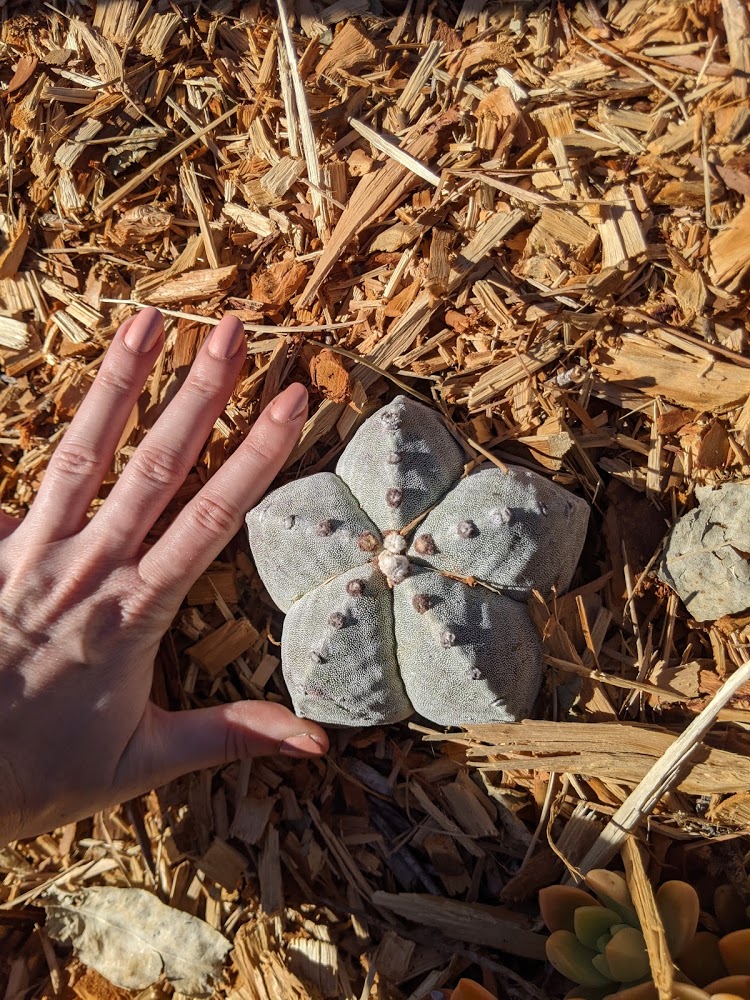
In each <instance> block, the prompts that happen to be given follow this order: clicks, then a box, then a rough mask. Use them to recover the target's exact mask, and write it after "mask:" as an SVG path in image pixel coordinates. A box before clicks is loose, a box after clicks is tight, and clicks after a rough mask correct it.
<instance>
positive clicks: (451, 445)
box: [247, 396, 588, 726]
mask: <svg viewBox="0 0 750 1000" xmlns="http://www.w3.org/2000/svg"><path fill="white" fill-rule="evenodd" d="M466 461H467V456H466V454H465V453H464V450H463V449H462V447H461V445H460V444H459V443H458V442H457V440H456V439H455V438H454V436H453V435H452V434H451V432H450V431H449V429H448V427H447V425H446V424H445V422H444V421H443V419H442V418H441V417H440V415H439V414H438V413H437V412H436V411H434V410H431V409H429V408H428V407H426V406H422V405H421V404H420V403H416V402H413V401H412V400H410V399H408V398H407V397H405V396H398V397H397V398H396V399H394V400H393V402H392V403H389V404H388V405H387V406H385V407H383V409H381V410H379V411H378V412H377V413H375V414H374V415H373V416H372V417H370V418H369V419H368V420H366V421H365V422H364V423H363V424H362V426H361V427H360V428H359V430H358V431H357V433H356V434H355V435H354V437H353V439H352V441H351V442H350V444H349V445H348V447H347V448H346V449H345V451H344V452H343V454H342V455H341V458H340V459H339V462H338V465H337V466H336V473H335V474H334V473H331V472H321V473H318V474H317V475H314V476H309V477H308V478H306V479H300V480H297V481H296V482H291V483H288V484H287V485H286V486H282V487H281V488H280V489H278V490H275V491H274V492H272V493H270V494H269V495H268V496H267V497H265V499H264V500H263V501H262V502H261V503H260V504H259V505H258V506H257V507H255V508H254V509H253V510H252V511H250V513H249V514H248V515H247V527H248V533H249V537H250V545H251V548H252V552H253V557H254V559H255V563H256V566H257V568H258V572H259V573H260V575H261V578H262V580H263V582H264V584H265V585H266V588H267V590H268V592H269V594H270V595H271V597H272V598H273V600H274V601H275V602H276V604H277V605H278V606H279V607H280V608H281V609H282V611H285V612H286V620H285V622H284V631H283V635H282V651H281V655H282V665H283V671H284V677H285V679H286V682H287V685H288V687H289V691H290V694H291V697H292V700H293V702H294V707H295V710H296V712H297V714H298V715H300V716H302V717H304V718H308V719H314V720H316V721H318V722H322V723H325V724H328V725H338V726H374V725H382V724H384V723H390V722H398V721H399V720H401V719H405V718H407V717H408V716H409V715H411V714H412V713H414V712H418V713H419V714H420V715H422V716H424V717H425V718H427V719H430V720H431V721H432V722H435V723H438V724H439V725H443V726H457V725H461V724H463V723H472V722H508V721H514V720H517V719H522V718H525V717H526V716H527V715H528V714H529V713H530V711H531V708H532V706H533V703H534V700H535V698H536V695H537V693H538V690H539V685H540V682H541V676H542V656H541V645H540V641H539V637H538V635H537V633H536V630H535V628H534V626H533V624H532V622H531V619H530V618H529V614H528V611H527V609H526V602H527V600H528V597H529V595H530V593H531V591H532V590H540V591H541V592H542V593H544V594H549V593H550V592H551V591H552V590H553V589H554V590H555V591H556V592H557V593H558V594H559V593H562V592H563V591H564V590H565V589H567V587H568V586H569V584H570V580H571V578H572V576H573V572H574V570H575V567H576V563H577V562H578V557H579V555H580V552H581V548H582V545H583V540H584V536H585V533H586V525H587V521H588V506H587V504H586V503H585V502H584V501H583V500H581V499H579V498H578V497H576V496H574V495H572V494H571V493H568V492H567V491H566V490H564V489H562V488H561V487H559V486H556V485H554V484H553V483H550V482H549V481H548V480H546V479H544V478H543V477H541V476H538V475H536V474H535V473H533V472H529V471H528V470H526V469H521V468H518V467H513V466H511V467H509V468H508V470H507V472H506V471H504V470H502V469H498V468H496V467H494V466H490V467H489V468H488V467H480V468H478V469H476V470H475V471H473V472H471V473H469V474H468V475H464V466H465V464H466Z"/></svg>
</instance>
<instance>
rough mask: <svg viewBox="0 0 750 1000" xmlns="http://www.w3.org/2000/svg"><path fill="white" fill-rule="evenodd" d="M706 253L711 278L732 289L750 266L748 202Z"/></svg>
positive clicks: (718, 283) (714, 238) (749, 212)
mask: <svg viewBox="0 0 750 1000" xmlns="http://www.w3.org/2000/svg"><path fill="white" fill-rule="evenodd" d="M748 45H749V46H750V43H748ZM708 255H709V274H710V275H711V280H712V281H713V282H714V283H715V284H717V285H726V286H727V289H728V291H734V289H735V288H736V287H738V286H739V284H740V281H741V279H742V276H743V274H745V272H746V271H747V270H748V268H750V204H748V205H745V207H744V208H743V209H742V210H741V211H740V212H738V214H737V215H736V216H735V217H734V218H733V219H732V221H731V222H730V223H729V225H728V226H727V227H726V229H722V231H721V232H720V233H718V235H716V236H714V237H713V239H712V240H711V242H710V244H709V249H708Z"/></svg>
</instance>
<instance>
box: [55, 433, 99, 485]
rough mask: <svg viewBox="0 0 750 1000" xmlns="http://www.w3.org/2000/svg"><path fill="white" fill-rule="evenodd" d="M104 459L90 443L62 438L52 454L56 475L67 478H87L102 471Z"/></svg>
mask: <svg viewBox="0 0 750 1000" xmlns="http://www.w3.org/2000/svg"><path fill="white" fill-rule="evenodd" d="M103 464H104V462H103V460H102V459H101V458H100V457H99V455H97V453H96V452H95V451H94V449H93V448H91V447H90V446H89V445H85V444H82V443H79V442H77V441H65V440H62V441H61V442H60V444H59V445H58V446H57V448H56V449H55V453H54V455H53V456H52V462H51V468H52V471H53V474H54V475H57V476H62V477H64V478H65V479H85V478H86V477H88V476H91V475H93V474H94V473H98V472H100V471H101V468H102V466H103Z"/></svg>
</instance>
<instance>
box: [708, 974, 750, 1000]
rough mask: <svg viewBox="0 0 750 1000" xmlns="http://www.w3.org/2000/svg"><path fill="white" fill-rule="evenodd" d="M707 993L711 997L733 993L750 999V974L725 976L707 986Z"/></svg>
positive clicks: (743, 999) (744, 998)
mask: <svg viewBox="0 0 750 1000" xmlns="http://www.w3.org/2000/svg"><path fill="white" fill-rule="evenodd" d="M706 993H707V994H708V995H709V996H711V997H719V996H726V995H731V996H735V997H741V998H742V1000H750V976H724V977H723V978H722V979H716V980H715V981H714V982H713V983H709V984H708V986H706Z"/></svg>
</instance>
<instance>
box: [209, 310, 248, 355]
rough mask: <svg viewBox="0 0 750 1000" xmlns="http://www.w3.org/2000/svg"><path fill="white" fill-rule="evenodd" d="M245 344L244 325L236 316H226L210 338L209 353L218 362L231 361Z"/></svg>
mask: <svg viewBox="0 0 750 1000" xmlns="http://www.w3.org/2000/svg"><path fill="white" fill-rule="evenodd" d="M245 343H246V341H245V330H244V328H243V326H242V323H240V321H239V320H238V319H237V317H236V316H225V317H224V318H223V319H222V321H221V322H220V323H219V325H218V326H217V327H215V329H214V331H213V333H212V334H211V336H210V337H209V338H208V353H209V354H210V355H211V357H212V358H216V360H217V361H229V359H230V358H233V357H234V356H235V354H236V353H237V351H238V350H239V349H240V347H241V346H242V345H243V344H245Z"/></svg>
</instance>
